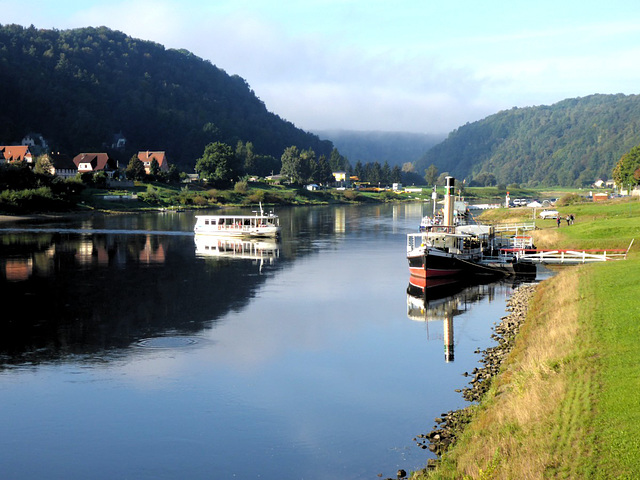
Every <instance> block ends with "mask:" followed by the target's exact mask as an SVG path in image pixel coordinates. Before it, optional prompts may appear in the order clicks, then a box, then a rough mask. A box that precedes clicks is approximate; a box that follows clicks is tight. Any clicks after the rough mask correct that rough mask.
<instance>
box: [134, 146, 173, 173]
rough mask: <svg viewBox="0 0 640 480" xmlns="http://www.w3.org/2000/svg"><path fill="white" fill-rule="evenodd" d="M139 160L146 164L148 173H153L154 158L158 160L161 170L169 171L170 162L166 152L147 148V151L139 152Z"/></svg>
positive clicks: (145, 168) (145, 169)
mask: <svg viewBox="0 0 640 480" xmlns="http://www.w3.org/2000/svg"><path fill="white" fill-rule="evenodd" d="M138 160H140V161H141V162H142V164H143V165H144V171H145V172H146V173H147V175H149V174H150V173H151V163H152V162H153V161H154V160H155V161H157V162H158V166H159V167H160V171H162V172H168V171H169V162H168V160H167V156H166V155H165V153H164V152H150V151H149V150H147V151H146V152H138Z"/></svg>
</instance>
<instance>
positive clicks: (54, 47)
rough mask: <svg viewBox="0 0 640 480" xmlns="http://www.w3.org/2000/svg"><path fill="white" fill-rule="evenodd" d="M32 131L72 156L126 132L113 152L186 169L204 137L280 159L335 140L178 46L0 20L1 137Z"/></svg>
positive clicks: (319, 149) (5, 140)
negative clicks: (161, 157) (292, 150)
mask: <svg viewBox="0 0 640 480" xmlns="http://www.w3.org/2000/svg"><path fill="white" fill-rule="evenodd" d="M28 133H39V134H42V135H43V137H44V138H45V139H46V140H47V142H48V143H49V146H50V147H51V149H55V150H57V151H62V152H65V153H67V154H69V155H75V154H77V153H79V152H83V151H97V150H103V149H105V148H106V147H107V146H109V145H110V143H111V140H112V138H113V136H114V135H115V134H119V133H122V135H123V136H124V137H125V138H126V140H127V143H126V150H125V151H124V152H119V153H120V157H121V158H120V159H121V160H128V159H129V158H130V157H131V155H132V154H133V153H135V152H137V151H139V150H163V151H166V152H167V156H168V158H169V159H170V161H171V162H174V163H178V164H180V165H181V166H182V167H183V168H184V169H192V168H193V166H194V164H195V160H196V159H197V158H198V157H199V156H201V155H202V152H203V151H204V147H205V146H206V145H207V144H208V143H210V142H216V141H221V142H225V143H227V144H229V145H231V146H233V147H234V148H235V145H236V143H237V142H238V141H239V140H240V141H243V142H252V143H253V147H254V150H255V152H256V153H258V154H262V155H272V156H274V157H276V158H278V159H279V158H280V155H282V153H283V151H284V150H285V148H287V147H289V146H291V145H296V146H298V147H299V148H301V149H307V148H311V149H313V150H314V151H315V152H316V154H318V155H321V154H324V155H327V156H328V155H329V154H330V153H331V150H332V147H333V145H332V144H331V142H329V141H322V140H320V139H319V137H318V136H316V135H313V134H310V133H308V132H304V131H302V130H300V129H298V128H296V127H295V126H294V125H293V124H292V123H290V122H287V121H285V120H283V119H282V118H280V117H278V116H277V115H275V114H273V113H271V112H269V111H268V110H267V108H266V107H265V105H264V103H262V101H261V100H260V99H259V98H257V97H256V95H255V94H254V92H253V91H252V90H251V89H250V88H249V86H248V84H247V82H246V81H245V80H244V79H242V78H240V77H238V76H237V75H234V76H229V75H228V74H227V73H225V72H224V71H223V70H221V69H220V68H217V67H216V66H215V65H212V64H211V63H210V62H208V61H206V60H203V59H201V58H198V57H197V56H195V55H193V54H192V53H190V52H188V51H185V50H172V49H165V48H164V47H163V46H162V45H159V44H156V43H153V42H149V41H143V40H138V39H134V38H131V37H129V36H127V35H125V34H123V33H121V32H117V31H113V30H110V29H108V28H105V27H100V28H81V29H74V30H64V31H58V30H39V29H36V28H35V27H33V26H31V27H30V28H24V27H21V26H17V25H5V26H2V25H0V144H12V143H16V142H20V141H21V140H22V138H23V137H24V136H25V135H26V134H28Z"/></svg>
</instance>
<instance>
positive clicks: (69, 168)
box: [47, 153, 78, 178]
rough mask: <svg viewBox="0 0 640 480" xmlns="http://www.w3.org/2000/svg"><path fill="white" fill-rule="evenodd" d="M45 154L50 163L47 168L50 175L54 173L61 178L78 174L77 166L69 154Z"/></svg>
mask: <svg viewBox="0 0 640 480" xmlns="http://www.w3.org/2000/svg"><path fill="white" fill-rule="evenodd" d="M47 156H48V157H49V163H50V164H51V168H50V169H49V173H51V175H56V176H58V177H61V178H73V177H75V176H76V175H77V174H78V167H77V166H76V164H75V163H74V162H73V159H72V158H71V157H70V156H69V155H65V154H62V153H50V154H48V155H47Z"/></svg>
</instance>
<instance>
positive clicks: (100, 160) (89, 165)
mask: <svg viewBox="0 0 640 480" xmlns="http://www.w3.org/2000/svg"><path fill="white" fill-rule="evenodd" d="M73 163H74V164H75V166H76V167H77V169H78V173H95V172H101V171H104V172H106V173H107V175H113V172H114V171H115V170H116V169H117V168H118V164H117V162H116V161H115V160H114V159H112V158H111V157H110V156H109V155H108V154H107V153H80V154H78V155H76V156H75V157H74V158H73Z"/></svg>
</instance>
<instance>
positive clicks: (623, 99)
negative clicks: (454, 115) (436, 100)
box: [416, 94, 640, 186]
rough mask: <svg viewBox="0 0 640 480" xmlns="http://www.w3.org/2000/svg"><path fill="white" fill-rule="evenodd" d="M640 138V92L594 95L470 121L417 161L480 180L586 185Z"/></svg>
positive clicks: (420, 168)
mask: <svg viewBox="0 0 640 480" xmlns="http://www.w3.org/2000/svg"><path fill="white" fill-rule="evenodd" d="M639 144H640V96H638V95H622V94H618V95H592V96H588V97H584V98H574V99H568V100H563V101H561V102H558V103H556V104H553V105H551V106H538V107H528V108H513V109H511V110H507V111H502V112H499V113H497V114H495V115H491V116H489V117H487V118H485V119H483V120H480V121H477V122H474V123H469V124H466V125H464V126H462V127H460V128H458V129H456V130H454V131H453V132H452V133H450V134H449V136H448V137H447V139H446V140H445V141H444V142H442V143H440V144H438V145H436V146H435V147H433V148H431V149H430V150H428V151H427V153H426V154H425V155H424V156H423V157H422V158H421V159H420V160H419V161H418V162H416V171H417V172H419V173H420V174H424V171H425V169H427V168H428V167H429V166H430V165H431V164H433V165H435V166H436V167H437V168H438V172H440V173H442V172H449V173H450V174H451V175H453V176H454V177H456V178H458V179H467V184H469V182H470V181H474V180H475V181H476V182H477V183H479V184H484V183H485V182H491V181H495V182H496V183H497V184H505V185H508V184H511V183H518V184H522V185H529V186H536V185H562V186H585V185H589V184H591V183H593V182H594V181H595V180H596V179H598V178H602V179H606V178H611V171H612V169H613V167H614V166H615V164H616V162H617V161H618V160H619V159H620V157H621V156H622V155H623V154H624V153H626V152H628V151H629V150H630V149H631V148H632V147H634V146H636V145H639Z"/></svg>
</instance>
